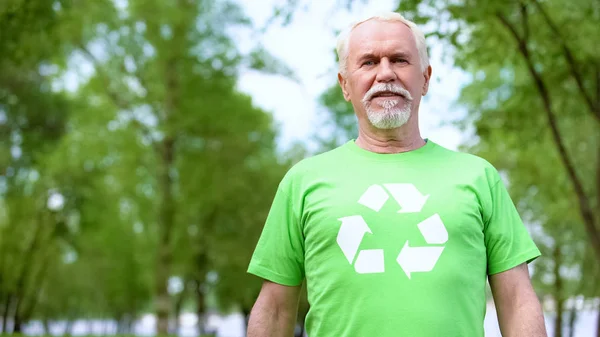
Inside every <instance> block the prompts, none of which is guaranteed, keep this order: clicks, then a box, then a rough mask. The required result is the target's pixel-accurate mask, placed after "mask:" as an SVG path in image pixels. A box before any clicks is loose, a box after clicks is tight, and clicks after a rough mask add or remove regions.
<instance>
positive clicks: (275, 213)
mask: <svg viewBox="0 0 600 337" xmlns="http://www.w3.org/2000/svg"><path fill="white" fill-rule="evenodd" d="M286 186H288V185H286V184H285V183H282V184H280V186H279V188H278V189H277V192H276V194H275V198H274V200H273V203H272V205H271V209H270V211H269V214H268V216H267V220H266V222H265V226H264V228H263V230H262V233H261V236H260V238H259V240H258V243H257V245H256V248H255V250H254V253H253V255H252V258H251V260H250V264H249V266H248V273H250V274H254V275H256V276H258V277H261V278H264V279H266V280H269V281H271V282H275V283H279V284H282V285H287V286H297V285H300V284H302V281H303V279H304V239H303V234H302V227H301V225H300V217H299V215H298V214H297V211H296V207H295V206H297V205H296V204H295V203H294V201H293V199H292V198H291V195H290V194H291V189H290V188H286Z"/></svg>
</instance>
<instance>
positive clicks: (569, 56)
mask: <svg viewBox="0 0 600 337" xmlns="http://www.w3.org/2000/svg"><path fill="white" fill-rule="evenodd" d="M532 1H533V3H534V4H535V6H536V7H537V9H538V10H539V11H540V13H541V14H542V16H543V17H544V20H545V21H546V23H547V24H548V26H549V27H550V29H551V30H552V32H553V33H554V35H556V37H557V38H558V42H559V43H560V45H561V47H562V50H563V54H564V56H565V59H566V60H567V63H568V64H569V69H570V70H571V75H572V76H573V78H575V82H577V87H579V91H580V92H581V94H582V95H583V98H584V99H585V101H586V103H587V105H588V108H589V109H590V112H591V113H592V115H594V117H596V119H597V120H598V122H600V106H598V105H597V104H596V103H595V102H594V100H593V99H592V96H591V95H589V94H588V92H587V90H585V87H584V85H583V79H582V77H581V73H580V72H579V71H578V70H577V61H575V57H573V53H572V52H571V49H569V47H568V46H567V42H566V41H565V39H564V37H563V36H562V34H561V33H560V30H559V29H558V27H557V26H556V24H555V23H554V22H553V21H552V18H550V15H548V13H547V12H546V11H545V10H544V7H542V4H540V3H539V2H538V1H537V0H532Z"/></svg>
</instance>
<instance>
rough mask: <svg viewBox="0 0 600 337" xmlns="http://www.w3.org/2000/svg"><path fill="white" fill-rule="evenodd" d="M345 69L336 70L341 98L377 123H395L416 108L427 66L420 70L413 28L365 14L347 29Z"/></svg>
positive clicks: (391, 125) (387, 125)
mask: <svg viewBox="0 0 600 337" xmlns="http://www.w3.org/2000/svg"><path fill="white" fill-rule="evenodd" d="M346 68H347V71H346V73H345V74H343V75H342V74H340V75H338V77H339V81H340V85H341V87H342V91H343V93H344V98H345V99H346V100H347V101H350V102H352V105H353V106H354V109H355V111H356V113H357V115H358V118H359V120H361V119H362V120H364V118H365V117H366V118H367V119H368V120H369V121H370V123H371V124H372V125H373V126H375V127H376V128H379V129H393V128H398V127H400V126H402V125H404V124H405V123H407V122H408V120H409V118H410V116H411V115H412V114H414V113H416V112H417V111H418V107H419V104H420V102H421V96H422V95H425V94H426V93H427V89H428V85H429V78H430V76H431V67H428V69H426V70H425V71H421V63H420V59H419V52H418V50H417V44H416V41H415V38H414V36H413V33H412V31H411V30H410V28H408V26H406V25H405V24H403V23H402V22H383V21H376V20H369V21H367V22H364V23H362V24H360V25H359V26H358V27H356V28H355V29H354V31H353V32H352V33H351V36H350V41H349V44H348V59H347V61H346Z"/></svg>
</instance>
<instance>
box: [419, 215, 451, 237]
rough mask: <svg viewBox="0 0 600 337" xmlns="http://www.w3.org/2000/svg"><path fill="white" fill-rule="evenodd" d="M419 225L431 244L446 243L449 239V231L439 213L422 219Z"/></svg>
mask: <svg viewBox="0 0 600 337" xmlns="http://www.w3.org/2000/svg"><path fill="white" fill-rule="evenodd" d="M417 226H418V227H419V230H420V231H421V234H423V237H424V238H425V241H426V242H427V243H428V244H430V245H435V244H444V243H446V241H448V231H447V230H446V227H445V226H444V223H443V222H442V219H441V218H440V215H439V214H437V213H436V214H434V215H432V216H430V217H429V218H427V219H425V220H423V221H421V222H420V223H419V224H418V225H417Z"/></svg>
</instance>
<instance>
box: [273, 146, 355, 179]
mask: <svg viewBox="0 0 600 337" xmlns="http://www.w3.org/2000/svg"><path fill="white" fill-rule="evenodd" d="M343 147H344V146H343V145H341V146H338V147H335V148H333V149H330V150H327V151H322V152H320V153H317V154H313V155H310V156H308V157H305V158H303V159H300V160H299V161H297V162H296V163H295V164H293V165H292V166H291V167H290V169H289V170H288V171H287V173H286V174H285V176H284V178H283V181H282V183H284V184H298V183H301V182H303V181H308V180H311V179H312V178H314V177H316V176H322V175H323V174H326V173H327V172H329V171H331V172H333V171H335V170H336V169H339V164H340V160H341V158H342V157H343V156H344V155H345V154H344V152H345V151H344V149H343Z"/></svg>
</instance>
